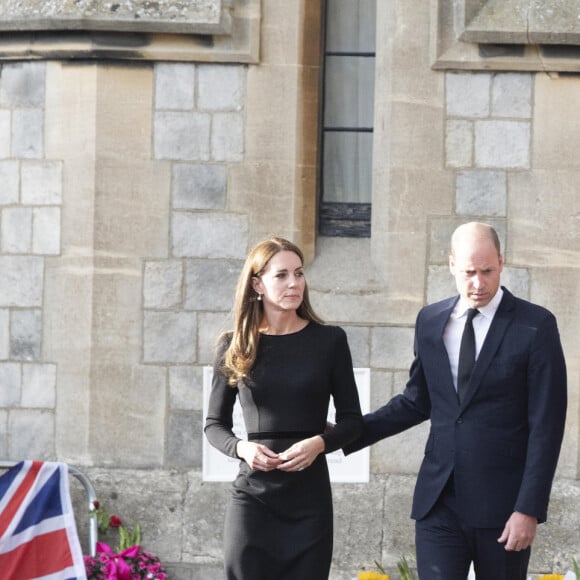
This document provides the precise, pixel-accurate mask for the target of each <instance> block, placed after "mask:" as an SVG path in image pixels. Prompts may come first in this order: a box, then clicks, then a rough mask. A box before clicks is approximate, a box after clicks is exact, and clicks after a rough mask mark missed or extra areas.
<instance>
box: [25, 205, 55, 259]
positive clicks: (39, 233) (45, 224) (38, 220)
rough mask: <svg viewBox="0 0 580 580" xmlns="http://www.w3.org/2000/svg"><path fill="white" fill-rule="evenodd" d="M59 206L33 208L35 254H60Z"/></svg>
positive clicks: (33, 246)
mask: <svg viewBox="0 0 580 580" xmlns="http://www.w3.org/2000/svg"><path fill="white" fill-rule="evenodd" d="M60 214H61V210H60V208H59V207H35V208H34V209H33V210H32V252H33V253H34V254H43V255H58V254H60Z"/></svg>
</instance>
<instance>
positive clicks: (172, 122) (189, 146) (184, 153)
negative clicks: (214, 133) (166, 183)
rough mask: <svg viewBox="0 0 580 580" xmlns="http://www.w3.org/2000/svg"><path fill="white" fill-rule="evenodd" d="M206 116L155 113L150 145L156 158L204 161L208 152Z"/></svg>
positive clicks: (208, 121)
mask: <svg viewBox="0 0 580 580" xmlns="http://www.w3.org/2000/svg"><path fill="white" fill-rule="evenodd" d="M210 121H211V117H210V115H208V114H207V113H177V112H158V113H155V122H154V123H155V126H154V133H153V143H154V149H155V158H156V159H173V160H176V161H207V160H208V159H209V151H210V149H209V148H210Z"/></svg>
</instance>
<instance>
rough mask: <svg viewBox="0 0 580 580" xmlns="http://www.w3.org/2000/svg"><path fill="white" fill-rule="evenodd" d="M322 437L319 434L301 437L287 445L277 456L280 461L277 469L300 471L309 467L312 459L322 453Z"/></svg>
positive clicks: (323, 447)
mask: <svg viewBox="0 0 580 580" xmlns="http://www.w3.org/2000/svg"><path fill="white" fill-rule="evenodd" d="M324 449H325V444H324V439H323V438H322V437H321V436H320V435H315V436H314V437H310V438H308V439H303V440H302V441H298V442H297V443H294V445H292V446H291V447H288V449H286V451H283V452H282V453H280V455H279V456H278V457H279V459H280V461H281V463H280V465H279V466H278V469H280V470H282V471H302V470H303V469H305V468H306V467H310V465H312V463H313V461H314V460H315V459H316V458H317V457H318V456H319V455H320V454H321V453H324Z"/></svg>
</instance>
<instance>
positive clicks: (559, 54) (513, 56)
mask: <svg viewBox="0 0 580 580" xmlns="http://www.w3.org/2000/svg"><path fill="white" fill-rule="evenodd" d="M431 23H432V30H431V33H432V36H431V40H432V42H431V48H432V68H433V69H435V70H446V69H454V70H498V71H508V70H511V71H532V72H533V71H544V72H566V73H571V72H580V50H579V49H580V0H551V1H550V2H549V3H548V2H545V0H431Z"/></svg>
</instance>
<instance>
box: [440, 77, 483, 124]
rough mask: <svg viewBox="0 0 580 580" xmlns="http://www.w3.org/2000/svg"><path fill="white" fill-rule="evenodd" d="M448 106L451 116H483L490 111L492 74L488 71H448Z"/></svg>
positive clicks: (446, 94)
mask: <svg viewBox="0 0 580 580" xmlns="http://www.w3.org/2000/svg"><path fill="white" fill-rule="evenodd" d="M445 83H446V92H445V96H446V107H447V114H448V115H449V116H450V117H466V118H472V119H477V118H482V117H488V116H489V113H490V85H491V75H490V74H487V73H454V72H451V73H447V74H446V75H445Z"/></svg>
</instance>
